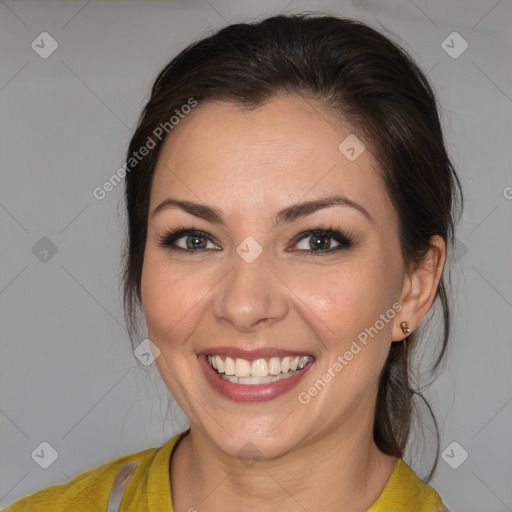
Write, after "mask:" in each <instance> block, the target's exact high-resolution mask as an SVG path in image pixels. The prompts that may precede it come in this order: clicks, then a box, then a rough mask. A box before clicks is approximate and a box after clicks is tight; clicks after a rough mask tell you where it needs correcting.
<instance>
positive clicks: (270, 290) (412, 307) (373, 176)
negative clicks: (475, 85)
mask: <svg viewBox="0 0 512 512" xmlns="http://www.w3.org/2000/svg"><path fill="white" fill-rule="evenodd" d="M350 133H351V130H350V126H348V124H346V123H342V122H339V121H337V120H335V119H334V118H332V117H331V116H330V115H329V114H328V113H327V112H326V111H325V110H324V109H323V108H322V107H321V106H320V105H318V104H316V103H314V102H313V101H309V100H308V101H305V100H304V99H301V98H298V97H293V96H283V97H277V98H274V99H272V100H271V101H269V102H267V103H266V104H264V105H263V106H260V107H257V108H254V109H242V108H241V107H240V106H237V105H235V104H232V103H228V102H220V101H215V102H212V101H210V102H205V103H203V104H200V105H199V106H198V107H196V108H195V109H194V111H193V112H192V113H191V114H190V115H188V116H187V118H186V119H184V120H183V121H182V122H181V123H180V125H178V126H177V127H176V128H175V129H174V130H173V132H172V136H170V137H168V138H167V140H166V141H165V144H164V147H163V149H162V153H161V155H160V159H159V162H158V165H157V168H156V171H155V176H154V181H153V185H152V190H151V198H150V212H153V210H154V209H155V207H156V206H157V205H159V204H160V203H161V202H162V201H164V200H165V199H166V198H168V197H169V196H172V197H174V198H178V199H184V200H188V201H194V202H199V203H204V204H208V205H211V206H214V207H215V208H217V209H218V210H220V211H221V212H222V215H223V216H224V217H225V219H226V224H227V225H226V226H221V225H218V224H215V223H213V222H209V221H206V220H203V219H199V218H197V217H195V216H193V215H191V214H190V213H186V212H184V211H182V210H180V209H176V208H170V209H165V210H162V211H161V212H160V213H158V214H156V215H155V216H151V215H150V218H149V219H148V236H147V242H146V248H145V257H144V265H143V274H142V283H141V285H142V303H143V309H144V313H145V317H146V322H147V326H148V335H149V338H150V339H151V340H152V341H153V343H155V345H157V347H158V348H159V350H160V355H159V357H158V358H157V359H156V364H157V366H158V369H159V372H160V374H161V376H162V379H163V380H164V382H165V384H166V385H167V387H168V389H169V391H170V392H171V393H172V395H173V396H174V397H175V399H176V401H177V402H178V403H179V405H180V406H181V408H182V409H183V411H184V412H185V414H186V415H187V417H188V418H189V420H190V424H191V432H190V434H189V435H188V436H187V437H185V438H184V439H183V440H182V441H181V442H180V443H179V445H178V446H177V448H176V450H175V452H174V455H173V457H172V459H171V462H170V483H171V489H172V499H173V505H174V507H175V510H176V511H177V512H182V511H187V510H189V509H191V508H195V509H197V510H199V511H200V510H208V511H211V512H216V511H220V510H222V511H224V512H226V511H228V512H229V511H235V510H237V511H238V510H247V509H251V510H256V509H258V510H265V511H267V510H268V511H274V510H276V511H277V510H279V511H288V510H289V511H292V510H293V511H295V510H304V509H305V510H323V511H324V512H329V511H334V510H336V511H339V510H345V511H354V512H355V511H365V510H367V508H369V507H370V506H371V504H372V503H373V502H374V501H375V500H376V499H377V497H378V496H379V494H380V493H381V492H382V490H383V488H384V487H385V485H386V482H387V481H388V479H389V477H390V475H391V473H392V472H393V470H394V468H395V465H396V462H397V458H396V457H392V456H388V455H385V454H383V453H382V452H381V451H380V450H379V449H378V448H377V447H376V445H375V443H374V441H373V437H372V430H373V421H374V412H373V411H374V407H375V402H376V396H377V386H378V375H379V374H380V371H381V369H382V367H383V366H384V362H385V359H386V356H387V354H388V352H389V349H390V346H391V343H393V342H394V341H401V340H402V339H404V338H405V337H406V335H404V334H403V333H402V330H401V328H400V323H401V322H402V321H404V320H407V321H408V322H409V327H410V328H411V330H414V329H415V328H416V327H417V326H418V324H419V323H420V322H421V321H422V319H423V318H424V316H425V314H426V313H427V312H428V311H429V309H430V307H431V306H432V303H433V300H434V298H435V292H436V289H437V286H438V283H439V279H440V277H441V274H442V270H443V267H444V263H445V258H446V254H445V244H444V241H443V239H442V238H440V237H433V238H432V240H431V248H430V250H429V253H428V255H427V260H426V261H425V263H424V265H422V266H415V265H406V264H405V263H404V261H403V260H402V256H401V253H400V246H399V241H398V217H397V213H396V211H395V209H394V207H393V204H392V203H391V202H390V199H389V197H388V195H387V193H386V191H385V188H384V184H383V182H382V181H381V178H380V177H379V175H378V173H377V171H376V160H375V158H374V156H373V155H372V154H371V153H370V151H369V150H368V149H366V150H365V151H363V153H362V154H361V155H360V156H359V157H358V158H357V159H356V160H355V161H352V162H351V161H349V160H348V159H347V158H346V157H345V156H344V155H343V154H342V153H341V152H340V151H339V150H338V145H339V144H340V143H341V142H342V141H343V140H344V139H345V137H346V136H347V135H349V134H350ZM334 194H340V195H344V196H346V197H348V198H350V199H351V200H353V201H355V202H357V203H358V204H359V205H361V206H362V207H364V209H366V210H367V212H368V213H369V214H370V216H371V218H372V220H369V219H367V218H366V217H365V216H364V215H363V214H362V213H360V212H359V211H358V210H357V209H355V208H351V207H347V206H333V207H328V208H324V209H321V210H318V211H316V212H314V213H311V214H310V215H307V216H305V217H300V218H297V219H295V220H293V221H292V222H290V223H286V224H281V225H278V226H274V227H273V218H274V215H275V214H276V213H277V211H279V210H280V209H282V208H285V207H286V206H289V205H290V204H293V203H296V202H300V201H306V200H312V199H315V198H319V197H323V196H329V195H334ZM181 224H183V225H184V226H185V228H187V229H192V228H194V229H199V230H202V231H205V232H206V233H208V234H209V235H211V237H212V238H213V241H211V242H208V240H207V239H206V240H204V242H205V243H206V242H208V245H207V248H206V249H202V252H199V251H196V253H194V254H190V253H186V252H178V251H171V250H170V249H169V248H164V247H161V246H159V244H158V241H159V237H162V236H163V235H165V234H166V233H167V232H168V230H169V229H176V228H181ZM331 225H332V226H333V229H335V230H341V231H342V232H343V233H345V234H347V233H350V234H352V235H353V236H354V237H355V241H354V243H353V246H352V247H350V248H346V249H342V250H340V251H337V252H332V253H330V254H323V255H321V254H320V255H314V254H313V255H311V253H312V248H311V245H310V243H309V242H310V241H311V235H309V237H307V238H304V239H302V240H301V241H298V242H297V243H295V244H294V243H293V238H294V236H296V235H298V234H300V233H302V232H304V231H307V230H309V229H322V228H323V229H327V228H329V227H330V226H331ZM248 236H251V237H252V238H254V239H255V240H256V241H257V242H258V244H259V245H260V246H261V247H262V249H263V252H262V254H261V255H260V256H259V257H258V258H257V259H256V260H255V261H254V262H252V263H250V264H249V263H247V262H246V261H244V259H242V258H241V257H240V256H239V255H238V253H237V252H236V248H237V246H238V245H239V244H240V243H241V242H242V241H243V240H244V239H245V238H246V237H248ZM313 238H314V237H313ZM201 240H203V239H201ZM329 241H330V243H331V247H335V246H338V243H337V242H336V241H335V240H333V239H327V242H329ZM186 242H187V237H186V236H185V237H184V238H181V239H180V241H177V243H178V244H179V245H180V246H181V247H186V245H185V244H186ZM215 248H218V249H221V250H217V251H215V250H213V249H215ZM209 249H212V250H209ZM287 249H295V250H287ZM300 249H302V250H303V251H307V250H309V251H310V252H309V253H307V254H304V253H300V252H298V250H300ZM308 254H309V255H311V256H309V257H308ZM316 254H318V253H316ZM396 302H398V303H400V304H401V306H402V309H401V311H400V312H398V313H397V314H396V316H395V317H394V318H393V319H392V320H391V321H389V323H386V324H385V326H384V328H383V329H381V330H380V331H379V332H378V335H376V336H374V337H373V338H370V341H369V343H368V344H367V345H366V346H364V347H363V348H362V350H361V351H360V352H359V353H358V354H357V355H356V356H354V358H353V359H352V360H351V361H350V362H349V363H348V364H347V365H346V366H345V367H344V368H343V370H342V371H341V372H338V373H336V377H334V378H332V380H331V381H330V382H329V383H328V384H327V385H326V386H325V387H324V388H323V389H322V390H321V392H319V393H318V394H317V395H316V396H314V397H312V398H311V401H310V402H309V403H308V404H307V405H302V404H301V403H300V402H299V401H298V399H297V395H298V394H299V393H300V392H303V391H307V390H308V389H309V388H310V387H311V386H312V385H313V383H314V382H315V381H316V380H317V379H319V378H320V377H321V376H322V374H324V373H325V372H327V371H328V369H329V368H330V367H332V365H333V363H334V362H335V361H336V359H337V358H338V356H343V354H344V353H345V352H346V351H347V350H348V349H349V347H350V344H351V343H352V341H353V340H355V339H357V335H358V334H359V333H361V332H362V331H364V329H365V328H367V327H369V326H373V325H374V324H375V322H376V320H378V319H379V315H381V314H383V313H385V312H386V311H387V310H389V309H390V308H391V306H392V304H393V303H396ZM219 345H228V346H233V347H240V348H244V349H254V348H262V347H276V348H287V349H288V348H289V349H290V352H294V351H300V352H306V353H309V354H311V355H313V356H314V357H315V359H316V361H315V365H314V366H313V367H312V368H311V369H310V370H309V372H308V374H306V375H305V376H304V378H303V379H302V381H301V382H300V383H299V384H298V386H296V387H295V388H294V389H292V390H291V391H289V392H288V393H286V394H285V395H283V396H281V397H278V398H276V399H274V400H270V401H266V402H259V403H254V402H253V403H240V402H234V401H232V400H229V399H228V398H225V397H223V396H221V395H220V394H219V393H218V392H216V391H215V390H213V389H212V388H211V387H210V385H209V384H208V382H207V381H206V379H205V377H204V374H203V371H202V369H201V367H200V365H199V363H198V360H197V354H198V353H200V352H204V351H205V350H207V349H208V347H213V346H219ZM331 371H332V370H331ZM248 453H249V455H250V454H252V457H253V459H256V460H252V461H250V460H249V461H248V460H244V458H243V457H242V454H246V455H247V454H248Z"/></svg>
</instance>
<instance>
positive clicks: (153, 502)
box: [4, 430, 447, 512]
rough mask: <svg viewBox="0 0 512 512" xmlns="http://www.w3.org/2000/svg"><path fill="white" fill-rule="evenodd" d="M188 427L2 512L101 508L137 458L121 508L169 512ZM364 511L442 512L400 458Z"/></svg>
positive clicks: (435, 496)
mask: <svg viewBox="0 0 512 512" xmlns="http://www.w3.org/2000/svg"><path fill="white" fill-rule="evenodd" d="M187 433H188V430H187V431H185V432H182V433H181V434H178V435H177V436H175V437H173V438H172V439H169V440H168V441H167V442H166V443H164V444H163V445H162V446H161V447H160V448H150V449H148V450H144V451H141V452H137V453H132V454H130V455H124V456H122V457H119V458H118V459H114V460H112V461H109V462H106V463H105V464H102V465H101V466H98V467H96V468H93V469H89V470H87V471H84V472H83V473H81V474H79V475H78V476H76V477H75V478H73V479H72V480H70V481H69V482H67V483H63V484H59V485H53V486H51V487H47V488H46V489H42V490H40V491H37V492H35V493H34V494H31V495H29V496H26V497H24V498H21V499H19V500H18V501H16V502H14V503H13V504H11V505H10V506H9V507H7V508H6V509H4V511H5V512H86V511H87V512H104V511H105V512H106V511H107V504H108V497H109V494H110V491H111V489H112V484H113V482H114V478H115V477H116V475H117V472H118V471H119V470H120V469H121V467H123V466H124V465H125V464H126V463H128V462H131V461H136V462H137V467H136V469H135V473H134V475H133V478H132V480H131V481H130V482H129V484H128V486H127V487H126V491H125V493H124V496H123V499H122V502H121V506H120V509H119V511H120V512H121V511H122V512H173V508H172V501H171V490H170V483H169V460H170V457H171V455H172V451H173V448H174V447H175V446H176V444H177V442H178V441H179V440H180V439H181V438H182V437H183V436H184V435H185V434H187ZM368 512H447V509H446V508H445V507H444V506H443V503H442V502H441V499H440V498H439V495H438V494H437V493H436V491H434V489H432V487H430V486H428V485H427V484H425V483H423V482H422V481H421V480H420V479H419V478H418V477H417V476H416V475H415V474H414V472H413V471H412V469H411V468H410V467H409V466H408V465H407V464H406V463H405V462H404V461H403V460H402V459H399V460H398V462H397V465H396V467H395V469H394V471H393V473H392V474H391V477H390V478H389V480H388V482H387V484H386V487H385V488H384V490H383V491H382V493H381V494H380V496H379V497H378V498H377V501H376V502H375V503H374V504H373V505H372V506H371V507H370V508H369V509H368Z"/></svg>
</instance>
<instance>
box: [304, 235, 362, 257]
mask: <svg viewBox="0 0 512 512" xmlns="http://www.w3.org/2000/svg"><path fill="white" fill-rule="evenodd" d="M333 240H334V243H335V244H337V245H334V246H333V243H332V241H333ZM352 243H353V242H352V240H351V238H350V237H348V236H345V235H344V234H343V233H340V232H339V231H333V230H332V229H313V230H310V231H306V232H304V233H301V234H300V235H299V236H298V237H296V239H295V245H296V246H298V249H297V250H298V252H302V253H311V254H309V255H312V256H319V255H324V254H326V253H327V254H330V253H333V252H337V251H340V250H342V249H348V248H349V247H352Z"/></svg>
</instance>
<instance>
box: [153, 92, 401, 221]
mask: <svg viewBox="0 0 512 512" xmlns="http://www.w3.org/2000/svg"><path fill="white" fill-rule="evenodd" d="M353 136H354V134H352V131H351V128H350V126H349V125H348V124H346V123H343V122H341V121H340V120H338V119H336V118H335V117H334V116H333V114H332V113H330V112H329V111H327V109H325V107H323V106H322V105H320V104H318V103H316V102H315V101H314V100H304V99H302V98H299V97H290V96H285V97H279V98H275V99H272V100H270V101H268V102H267V103H265V104H263V105H261V106H258V107H252V108H244V107H241V106H239V105H237V104H234V103H231V102H224V101H208V102H205V103H204V104H199V105H198V106H197V107H196V108H195V109H194V111H193V112H192V113H191V114H190V115H189V116H188V117H187V118H185V119H184V120H183V121H181V122H180V124H179V125H178V126H177V127H176V128H175V129H174V130H173V131H172V132H171V134H170V135H169V136H168V137H167V139H166V141H165V143H164V146H163V148H162V152H161V154H160V158H159V162H158V165H157V168H156V170H155V176H154V180H153V187H152V194H151V196H152V197H151V203H152V205H153V206H154V205H155V204H156V203H157V202H160V201H163V200H164V199H165V198H166V197H167V196H168V195H171V194H172V195H173V196H174V195H180V196H181V197H183V198H187V199H190V200H194V201H197V200H198V199H199V200H203V201H204V202H206V203H209V204H213V203H215V204H217V205H218V206H220V207H221V208H223V209H226V211H228V210H229V208H230V205H231V207H232V208H233V211H236V212H238V213H240V212H241V209H248V208H249V209H250V208H262V207H264V208H271V209H275V210H278V209H279V208H280V207H283V206H286V205H287V204H289V203H291V202H295V201H297V200H299V199H302V200H307V199H314V198H315V197H319V196H325V195H329V194H333V193H339V194H342V195H345V196H347V197H350V198H351V199H353V200H355V201H357V202H360V203H362V204H363V205H364V207H365V208H366V209H368V210H369V211H370V213H371V214H372V216H374V217H379V216H389V215H392V214H393V207H392V205H391V203H390V202H389V198H388V195H387V193H386V190H385V187H384V184H383V182H382V179H381V177H380V175H379V173H378V171H377V163H376V160H375V159H374V156H373V155H372V154H371V153H370V151H369V150H368V148H366V149H364V150H363V151H362V153H361V154H360V155H359V156H358V157H357V158H356V159H355V160H352V161H351V160H350V159H349V158H347V156H346V155H347V153H344V152H343V149H344V148H345V146H346V144H344V143H343V141H345V140H347V137H353ZM354 140H355V142H356V143H357V139H352V138H349V139H348V141H354ZM361 142H363V141H361ZM340 144H342V151H340V148H339V147H340ZM349 145H350V144H349ZM352 145H353V144H352ZM355 150H356V151H360V150H361V147H355ZM352 154H353V153H348V155H349V156H350V155H352ZM273 206H275V208H274V207H273ZM228 213H229V211H228Z"/></svg>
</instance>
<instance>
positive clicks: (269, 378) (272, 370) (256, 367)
mask: <svg viewBox="0 0 512 512" xmlns="http://www.w3.org/2000/svg"><path fill="white" fill-rule="evenodd" d="M207 360H208V363H209V364H210V366H211V367H212V368H213V369H214V370H215V371H216V372H217V373H218V374H219V375H220V376H221V377H222V378H223V379H225V380H228V381H229V382H232V383H234V384H248V385H256V384H267V383H269V382H275V381H277V380H281V379H287V378H289V377H292V376H293V375H295V374H296V373H297V372H299V371H301V370H302V369H303V368H304V367H305V366H306V365H307V364H308V363H309V362H310V361H312V360H313V358H312V357H311V356H286V357H277V356H274V357H270V358H268V359H264V358H260V359H255V360H253V361H249V360H247V359H242V358H239V357H237V358H232V357H222V356H220V355H208V357H207Z"/></svg>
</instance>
